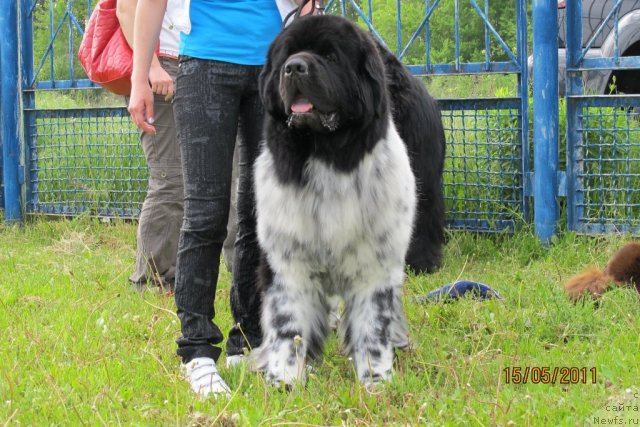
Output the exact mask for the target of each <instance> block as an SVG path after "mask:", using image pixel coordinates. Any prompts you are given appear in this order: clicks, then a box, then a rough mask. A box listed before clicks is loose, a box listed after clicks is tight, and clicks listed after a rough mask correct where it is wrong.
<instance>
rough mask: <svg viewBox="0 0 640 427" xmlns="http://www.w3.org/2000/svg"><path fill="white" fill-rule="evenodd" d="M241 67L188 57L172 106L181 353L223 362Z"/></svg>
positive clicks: (186, 359) (188, 357)
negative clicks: (220, 318) (224, 266)
mask: <svg viewBox="0 0 640 427" xmlns="http://www.w3.org/2000/svg"><path fill="white" fill-rule="evenodd" d="M238 81H239V78H238V66H234V65H233V64H227V63H221V62H217V61H205V60H199V59H193V58H184V59H183V60H182V61H181V63H180V72H179V75H178V82H177V90H176V98H175V100H174V111H175V117H176V125H177V130H178V140H179V142H180V147H181V153H182V165H183V167H182V170H183V176H184V194H185V198H184V220H183V224H182V229H181V233H180V242H179V247H178V260H177V271H176V306H177V309H178V317H179V319H180V324H181V330H182V336H181V337H180V338H178V340H177V344H178V351H177V352H178V355H179V356H181V357H182V360H183V362H184V363H185V364H187V363H188V362H190V361H191V360H193V359H196V358H210V359H213V360H217V359H218V357H219V355H220V352H221V350H220V348H219V347H218V345H219V344H220V342H221V341H222V333H221V332H220V329H219V328H218V327H217V326H216V325H215V323H214V322H213V317H214V314H215V312H214V299H215V292H216V285H217V280H218V269H219V265H220V252H221V249H222V243H223V241H224V239H225V237H226V234H227V229H226V226H227V217H228V212H229V194H230V187H231V165H232V158H233V150H234V144H235V139H236V131H237V112H238V104H239V100H240V97H241V94H240V93H239V92H238V85H239V84H238Z"/></svg>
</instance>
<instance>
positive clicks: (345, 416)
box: [0, 218, 640, 426]
mask: <svg viewBox="0 0 640 427" xmlns="http://www.w3.org/2000/svg"><path fill="white" fill-rule="evenodd" d="M625 240H626V238H624V237H613V236H609V237H602V238H587V237H578V236H575V235H573V234H566V235H564V236H563V237H561V238H560V239H558V241H557V242H555V244H554V245H553V246H551V247H550V248H544V247H542V246H541V245H540V244H539V243H538V242H537V241H536V239H535V238H534V237H532V235H531V233H530V232H526V231H523V232H520V233H519V234H517V235H515V236H506V237H505V236H503V237H500V236H494V237H491V238H490V237H486V236H478V235H472V234H465V233H453V234H452V235H451V236H450V240H449V243H448V245H447V249H446V258H445V265H444V266H443V268H442V269H441V270H440V271H439V272H438V273H436V274H433V275H431V276H420V277H411V278H409V280H408V283H407V286H406V288H405V307H406V311H407V314H408V317H409V321H410V331H411V336H412V340H413V342H414V348H413V349H412V350H410V351H407V352H404V353H400V354H398V360H397V366H396V368H397V374H396V376H395V378H394V380H393V381H392V382H391V383H390V384H387V385H386V386H385V387H382V388H380V389H378V390H377V391H376V392H375V393H368V392H367V391H365V390H364V389H363V388H362V387H360V386H359V385H358V384H357V383H356V382H355V381H354V370H353V367H352V365H351V364H350V362H349V360H347V358H345V357H344V356H342V355H340V354H339V347H338V344H337V342H336V339H335V338H333V337H332V338H331V339H330V341H329V343H328V346H327V348H326V356H325V358H324V360H323V361H322V362H319V363H317V364H316V365H315V370H314V372H313V373H312V374H311V375H310V377H309V380H308V383H307V385H306V387H304V388H302V387H299V388H296V389H294V390H293V391H292V392H290V393H286V392H283V391H280V390H276V389H272V388H270V387H268V386H266V385H265V383H264V381H263V380H262V378H261V377H260V376H259V375H257V374H255V373H252V372H245V370H244V369H242V368H236V369H235V370H233V371H229V370H226V369H225V368H222V372H223V375H224V377H225V378H226V379H228V382H229V385H230V386H231V388H232V389H233V397H232V398H231V399H229V400H225V399H223V400H219V401H216V400H213V399H210V400H206V401H199V400H196V399H195V398H194V395H193V394H191V393H190V391H189V388H188V385H187V384H186V383H185V382H183V381H182V380H181V377H180V371H179V360H178V358H177V357H176V356H175V355H174V352H175V344H174V340H175V338H176V337H177V336H178V334H179V324H178V321H177V317H176V316H175V314H174V302H173V299H172V298H171V297H168V296H163V295H159V294H157V293H155V292H152V291H148V292H144V293H139V292H136V291H134V290H132V289H131V288H130V287H129V285H128V283H127V276H128V274H129V273H130V272H131V271H132V269H133V264H134V255H135V250H134V247H135V246H134V245H135V225H134V224H130V223H124V222H119V221H116V222H111V223H109V224H105V223H101V222H100V221H98V220H89V219H86V218H85V219H78V220H74V221H71V222H69V221H63V220H59V221H52V220H47V221H45V220H36V221H33V222H31V223H29V224H28V225H26V226H25V227H23V228H17V227H7V226H5V225H0V248H1V249H0V277H1V280H0V331H2V333H1V334H0V360H2V363H0V397H1V401H0V425H103V424H104V425H149V426H159V425H181V426H182V425H189V426H196V425H223V426H234V425H259V424H262V425H417V424H426V425H461V424H467V423H468V424H472V425H485V426H489V425H518V426H521V425H549V426H552V425H570V426H573V425H583V424H585V423H595V424H597V423H601V420H603V419H604V418H607V420H613V419H614V417H616V416H617V417H618V418H617V420H620V419H624V420H625V421H627V424H628V425H629V424H630V425H640V411H639V410H638V406H640V363H639V360H640V359H639V357H638V355H639V354H640V326H639V325H638V319H639V318H640V300H639V298H638V296H637V295H636V293H635V291H633V290H629V289H617V290H615V291H612V292H609V293H608V294H606V295H605V297H604V298H603V299H602V301H601V303H600V304H598V305H596V304H594V303H591V302H588V303H584V304H578V305H575V306H574V305H572V304H571V303H569V302H568V300H567V299H566V298H565V296H564V294H563V291H562V288H561V284H562V283H563V282H564V280H566V279H567V278H568V277H569V276H570V275H572V274H574V273H575V272H577V271H579V270H580V269H581V268H582V267H583V266H585V265H587V264H593V265H597V266H600V267H603V266H604V264H605V263H606V260H607V258H608V256H609V255H610V254H611V253H612V252H613V251H614V250H615V249H616V248H617V247H619V246H620V245H621V244H622V242H623V241H625ZM222 271H223V274H222V277H221V280H220V285H219V289H218V298H217V301H216V306H217V313H218V316H217V321H218V322H219V324H220V325H221V327H222V329H223V330H228V328H229V327H230V324H231V315H230V312H229V308H228V300H229V281H230V276H229V274H227V273H226V271H224V269H222ZM456 279H473V280H478V281H481V282H484V283H487V284H489V285H491V286H493V287H494V288H496V289H497V290H498V291H499V292H500V293H501V294H502V296H503V297H504V300H502V301H496V300H492V301H487V302H477V301H473V300H470V299H466V300H462V301H459V302H457V303H451V304H432V305H421V304H418V303H417V302H416V300H415V297H416V296H417V295H421V294H424V293H427V292H428V291H430V290H432V289H434V288H436V287H438V286H440V285H443V284H445V283H449V282H452V281H454V280H456ZM221 365H223V364H221ZM515 367H520V368H522V373H524V371H525V368H541V367H551V369H552V370H553V368H563V367H577V368H583V367H584V368H586V370H585V371H586V373H587V375H586V380H587V381H586V382H587V384H583V383H582V382H581V380H582V379H583V378H584V376H583V371H579V377H580V378H575V377H574V379H578V380H580V381H579V383H577V384H559V382H560V379H561V376H562V372H561V371H560V372H559V375H558V376H557V378H556V384H543V383H539V384H534V383H533V378H532V377H529V378H528V379H527V383H526V384H514V383H513V381H511V382H510V383H507V382H506V376H505V369H506V368H510V369H511V368H515ZM592 368H594V369H592ZM528 371H529V372H530V374H529V375H532V373H533V372H534V371H536V372H538V373H540V371H538V370H537V369H528ZM594 371H595V377H596V378H595V384H593V383H592V379H593V378H592V377H593V372H594ZM551 372H552V371H551ZM574 372H575V370H574ZM569 379H571V378H569ZM544 381H545V380H544V379H543V380H542V382H544ZM621 405H622V406H621ZM634 408H635V410H634ZM618 423H619V421H618Z"/></svg>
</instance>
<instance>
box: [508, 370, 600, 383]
mask: <svg viewBox="0 0 640 427" xmlns="http://www.w3.org/2000/svg"><path fill="white" fill-rule="evenodd" d="M502 373H503V375H504V379H505V384H528V383H531V384H595V383H596V379H597V370H596V368H595V367H591V368H587V367H584V366H583V367H578V366H541V367H539V366H522V367H520V366H514V367H506V368H503V369H502Z"/></svg>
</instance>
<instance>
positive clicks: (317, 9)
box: [282, 0, 324, 28]
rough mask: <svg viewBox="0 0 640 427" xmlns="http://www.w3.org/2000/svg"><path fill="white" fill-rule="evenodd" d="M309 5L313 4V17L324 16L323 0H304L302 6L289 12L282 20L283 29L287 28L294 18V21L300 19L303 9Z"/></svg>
mask: <svg viewBox="0 0 640 427" xmlns="http://www.w3.org/2000/svg"><path fill="white" fill-rule="evenodd" d="M309 3H311V9H312V10H313V11H312V12H311V15H324V5H323V4H322V0H303V1H302V3H300V6H298V7H297V8H296V9H293V10H292V11H291V12H289V13H288V14H287V16H285V18H284V19H283V20H282V28H284V27H286V26H287V24H288V23H289V20H290V19H291V18H293V20H296V19H298V18H300V14H301V13H302V9H304V7H305V6H306V5H307V4H309Z"/></svg>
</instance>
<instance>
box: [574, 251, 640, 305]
mask: <svg viewBox="0 0 640 427" xmlns="http://www.w3.org/2000/svg"><path fill="white" fill-rule="evenodd" d="M627 285H631V286H635V287H636V290H637V291H638V292H640V243H638V242H632V243H627V244H626V245H624V246H623V247H622V248H620V249H619V250H618V251H617V252H616V253H614V254H613V256H612V257H611V258H610V259H609V262H608V263H607V267H606V268H605V269H604V271H602V270H599V269H597V268H595V267H590V268H588V269H587V270H585V271H583V272H582V273H580V274H577V275H575V276H573V277H572V278H570V279H569V280H568V281H567V283H565V285H564V289H565V291H566V292H567V295H568V296H569V298H570V299H571V300H572V301H577V300H578V299H579V298H580V296H581V295H583V294H587V293H588V294H589V295H591V297H592V298H593V299H598V298H599V297H600V296H601V295H602V294H603V293H605V292H606V291H607V290H608V289H609V287H610V286H613V287H615V286H627Z"/></svg>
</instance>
